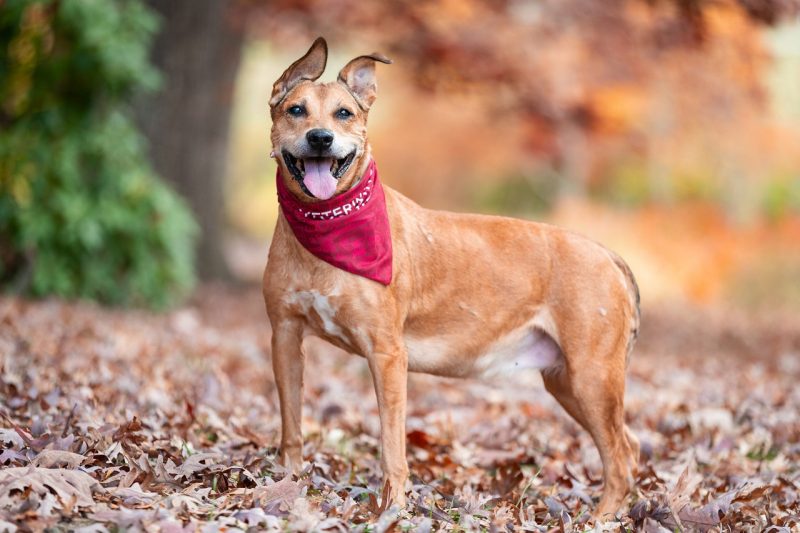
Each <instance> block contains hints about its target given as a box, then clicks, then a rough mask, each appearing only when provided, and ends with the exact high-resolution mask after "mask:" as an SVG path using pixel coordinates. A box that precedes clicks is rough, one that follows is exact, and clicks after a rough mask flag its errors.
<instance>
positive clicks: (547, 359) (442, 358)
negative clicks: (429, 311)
mask: <svg viewBox="0 0 800 533" xmlns="http://www.w3.org/2000/svg"><path fill="white" fill-rule="evenodd" d="M404 339H405V344H406V350H407V352H408V368H409V370H411V371H412V372H425V373H428V374H436V375H441V376H450V377H474V378H484V379H489V380H493V379H498V378H505V377H516V376H518V375H520V373H524V371H526V370H542V369H545V368H550V367H553V366H556V365H558V364H560V362H561V361H562V355H561V349H560V348H559V346H558V344H557V343H556V342H555V341H554V340H553V338H552V337H551V336H550V335H548V334H547V333H545V332H544V331H542V330H541V329H539V328H537V327H535V326H533V325H531V324H526V325H525V326H523V327H521V328H518V329H516V330H513V331H511V332H509V333H507V334H506V335H504V336H502V337H501V338H499V339H498V340H496V341H494V342H492V343H490V344H488V345H486V346H478V347H476V346H473V345H470V342H469V338H468V337H466V336H464V335H463V334H461V335H441V336H433V337H415V336H413V335H406V336H405V337H404Z"/></svg>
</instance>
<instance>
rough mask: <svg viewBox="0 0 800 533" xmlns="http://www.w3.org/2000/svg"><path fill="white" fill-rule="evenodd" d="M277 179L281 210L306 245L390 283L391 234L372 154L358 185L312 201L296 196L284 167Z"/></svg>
mask: <svg viewBox="0 0 800 533" xmlns="http://www.w3.org/2000/svg"><path fill="white" fill-rule="evenodd" d="M277 182H278V203H279V204H280V206H281V211H282V212H283V216H284V217H285V218H286V221H287V222H288V223H289V227H291V228H292V232H293V233H294V236H295V237H297V240H298V241H300V244H302V245H303V247H304V248H305V249H306V250H308V251H309V252H311V253H312V254H314V255H315V256H317V257H318V258H320V259H322V260H323V261H325V262H327V263H330V264H331V265H333V266H335V267H337V268H341V269H342V270H346V271H347V272H350V273H352V274H357V275H359V276H363V277H365V278H369V279H372V280H375V281H377V282H380V283H383V284H384V285H388V284H389V283H391V281H392V234H391V231H390V230H389V215H388V214H387V212H386V197H385V196H384V194H383V187H382V186H381V182H380V181H378V169H377V167H376V166H375V161H374V160H373V161H370V163H369V166H368V167H367V171H366V172H365V173H364V176H363V177H362V178H361V181H360V182H359V183H358V184H357V185H356V186H355V187H353V188H352V189H350V190H349V191H346V192H344V193H342V194H340V195H338V196H334V197H333V198H331V199H329V200H322V201H319V202H314V203H312V204H304V203H302V202H300V201H299V200H298V199H297V198H295V197H294V195H293V194H292V193H291V192H290V191H289V189H288V188H287V187H286V184H285V183H284V182H283V178H282V177H281V171H280V167H279V168H278V176H277Z"/></svg>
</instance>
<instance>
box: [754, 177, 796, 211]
mask: <svg viewBox="0 0 800 533" xmlns="http://www.w3.org/2000/svg"><path fill="white" fill-rule="evenodd" d="M763 203H764V211H765V212H766V213H767V216H769V217H770V218H771V219H773V220H774V219H779V218H781V217H784V216H786V215H789V214H791V213H800V176H793V177H786V178H784V179H779V180H775V181H771V182H770V183H768V184H767V186H766V188H765V191H764V202H763Z"/></svg>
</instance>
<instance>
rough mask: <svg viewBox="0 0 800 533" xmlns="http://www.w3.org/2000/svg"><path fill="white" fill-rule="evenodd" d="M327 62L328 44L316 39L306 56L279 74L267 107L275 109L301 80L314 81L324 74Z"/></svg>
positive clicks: (318, 38)
mask: <svg viewBox="0 0 800 533" xmlns="http://www.w3.org/2000/svg"><path fill="white" fill-rule="evenodd" d="M327 62H328V43H326V42H325V39H323V38H322V37H317V40H316V41H314V44H312V45H311V48H309V49H308V52H306V55H304V56H303V57H301V58H300V59H298V60H297V61H295V62H294V63H292V64H291V66H290V67H289V68H287V69H286V71H284V73H283V74H281V77H280V78H278V81H276V82H275V85H273V86H272V96H271V97H270V99H269V106H270V107H275V106H276V105H278V104H279V103H281V101H282V100H283V98H284V97H285V96H286V94H287V93H288V92H289V91H290V90H292V88H293V87H294V86H295V85H297V84H298V83H300V82H301V81H303V80H310V81H314V80H316V79H317V78H319V77H320V76H322V73H323V72H325V64H326V63H327Z"/></svg>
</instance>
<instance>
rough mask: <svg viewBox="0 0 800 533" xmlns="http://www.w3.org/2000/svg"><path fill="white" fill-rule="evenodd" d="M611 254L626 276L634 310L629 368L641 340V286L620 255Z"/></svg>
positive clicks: (629, 343) (629, 345) (628, 358)
mask: <svg viewBox="0 0 800 533" xmlns="http://www.w3.org/2000/svg"><path fill="white" fill-rule="evenodd" d="M609 254H610V255H611V260H612V261H614V264H615V265H617V268H619V270H620V272H622V274H623V275H624V276H625V279H626V282H627V285H628V295H629V296H630V301H631V308H632V309H633V321H632V323H631V331H630V335H629V336H628V353H627V355H626V357H625V365H626V366H627V364H628V363H629V362H630V358H631V352H632V351H633V345H634V344H635V343H636V339H637V338H639V324H640V323H641V318H642V311H641V297H640V295H639V284H638V283H636V278H635V277H634V276H633V272H631V267H629V266H628V263H626V262H625V261H624V260H623V259H622V258H621V257H620V256H619V255H617V254H616V253H614V252H612V251H610V250H609Z"/></svg>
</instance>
